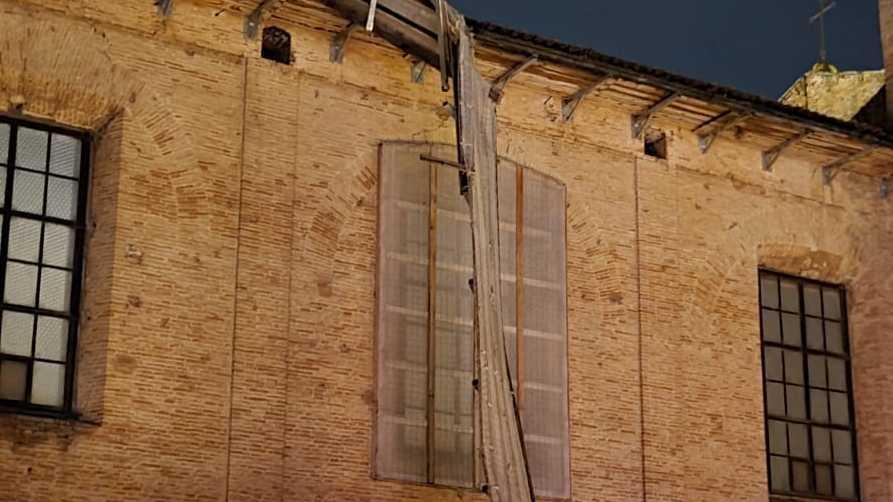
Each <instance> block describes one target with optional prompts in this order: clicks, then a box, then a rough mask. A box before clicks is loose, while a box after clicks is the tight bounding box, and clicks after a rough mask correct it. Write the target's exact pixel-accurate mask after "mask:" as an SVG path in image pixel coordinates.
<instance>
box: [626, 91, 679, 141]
mask: <svg viewBox="0 0 893 502" xmlns="http://www.w3.org/2000/svg"><path fill="white" fill-rule="evenodd" d="M681 97H682V94H679V93H677V92H671V93H670V94H667V95H666V96H664V97H663V98H661V100H660V101H658V102H657V103H654V104H653V105H651V106H649V107H648V108H646V109H645V110H642V111H641V112H639V113H635V114H633V116H632V131H633V138H635V139H639V138H641V137H642V133H643V132H645V129H647V128H648V125H649V124H650V123H651V120H652V119H653V118H654V116H655V115H656V114H657V113H658V112H660V111H661V110H663V109H664V108H666V107H668V106H670V105H671V104H673V102H674V101H676V100H677V99H679V98H681Z"/></svg>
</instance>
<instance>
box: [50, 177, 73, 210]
mask: <svg viewBox="0 0 893 502" xmlns="http://www.w3.org/2000/svg"><path fill="white" fill-rule="evenodd" d="M49 183H50V184H49V186H48V187H47V216H52V217H54V218H62V219H63V220H69V221H71V220H74V219H75V218H77V200H78V194H77V192H78V184H77V182H76V181H71V180H66V179H62V178H54V177H52V176H50V181H49Z"/></svg>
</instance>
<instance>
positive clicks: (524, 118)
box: [0, 0, 893, 502]
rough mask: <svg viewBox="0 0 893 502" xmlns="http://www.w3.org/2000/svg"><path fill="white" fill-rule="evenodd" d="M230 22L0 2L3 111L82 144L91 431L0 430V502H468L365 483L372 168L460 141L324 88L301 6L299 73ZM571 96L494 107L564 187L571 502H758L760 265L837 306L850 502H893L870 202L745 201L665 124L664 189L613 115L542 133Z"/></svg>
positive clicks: (324, 32)
mask: <svg viewBox="0 0 893 502" xmlns="http://www.w3.org/2000/svg"><path fill="white" fill-rule="evenodd" d="M234 5H236V6H242V8H243V13H244V7H245V6H251V5H252V2H220V1H216V2H212V1H204V0H202V1H195V2H191V1H187V0H178V1H175V2H174V15H173V16H172V17H171V18H169V19H167V20H166V21H162V20H160V18H158V17H157V15H156V13H155V9H154V7H153V6H152V2H149V1H147V0H119V1H117V2H80V1H76V2H70V1H64V0H27V1H26V0H21V1H12V0H0V58H2V64H0V110H3V109H7V108H8V103H9V102H10V100H11V99H12V98H14V97H18V98H20V99H24V101H25V103H26V105H25V107H24V113H25V114H26V115H28V116H33V117H37V118H40V119H48V120H52V121H55V122H59V123H62V124H68V125H72V126H78V127H84V128H88V129H91V130H94V131H97V144H98V151H97V154H96V161H95V163H96V165H95V166H94V170H93V171H94V176H93V177H94V179H93V187H92V194H91V212H90V214H91V226H90V239H89V244H88V263H87V290H86V292H85V302H86V307H85V315H84V319H85V320H84V322H83V326H82V345H81V354H80V356H79V360H80V366H79V381H78V402H79V407H80V408H82V409H83V411H84V412H85V418H87V419H89V421H90V422H91V423H86V422H80V423H67V422H66V423H59V422H54V421H47V420H41V419H32V418H25V417H19V416H10V415H4V416H0V500H11V501H12V500H14V501H24V502H36V501H44V500H66V501H90V502H93V501H112V500H115V501H117V500H127V501H155V500H157V501H187V500H188V501H196V500H208V501H212V500H213V501H224V500H228V501H255V500H257V501H260V500H294V501H345V500H348V501H363V502H365V501H368V502H371V501H390V500H415V501H425V502H433V501H447V500H450V501H452V500H483V499H484V498H483V497H482V496H480V495H475V494H473V493H469V492H457V491H455V490H449V489H434V488H427V487H421V486H414V485H408V484H401V483H394V482H385V481H374V480H372V479H371V466H370V458H371V438H372V428H373V425H374V424H373V413H374V404H375V393H374V390H373V389H374V385H373V379H374V372H373V367H374V366H373V364H374V354H373V333H374V322H375V320H374V306H375V302H374V294H375V279H374V277H375V274H374V271H375V266H376V264H375V254H376V247H375V246H376V245H375V240H376V212H377V180H376V178H377V151H378V145H379V143H380V142H381V141H383V140H415V141H431V142H452V141H454V130H453V122H452V119H451V118H450V116H449V114H448V113H447V112H445V110H444V108H443V106H442V104H443V102H444V101H445V100H449V99H451V98H450V96H449V95H444V94H442V93H440V92H439V78H438V76H437V74H436V72H433V71H429V72H428V74H427V77H426V79H425V82H424V83H423V84H421V85H417V84H413V83H411V82H410V78H409V64H408V63H407V61H406V60H405V59H404V58H403V57H402V54H400V53H399V52H398V51H396V50H393V49H391V48H389V47H388V46H387V45H386V44H385V43H384V42H382V41H381V40H380V39H378V38H374V39H373V38H370V37H369V36H368V35H366V34H364V33H356V34H355V37H354V38H355V39H354V42H352V43H351V44H350V45H349V46H348V49H347V53H346V57H345V61H344V64H342V65H334V64H331V63H329V62H328V51H329V41H330V39H331V36H332V32H333V31H335V30H337V29H339V28H340V27H343V26H344V25H345V24H346V23H345V22H344V21H343V20H340V19H338V18H337V17H335V16H334V15H333V14H332V12H331V11H329V10H327V9H326V8H323V7H321V6H320V5H319V4H318V2H316V1H310V0H302V1H294V2H288V5H286V6H284V7H281V8H280V9H279V10H277V11H276V14H275V17H274V20H273V22H275V23H276V24H278V25H280V26H281V27H284V28H286V29H288V30H289V31H290V32H291V34H292V36H293V46H294V51H295V62H294V64H293V65H291V66H283V65H279V64H276V63H273V62H271V61H267V60H263V59H260V58H259V57H258V55H259V52H260V51H259V48H258V45H257V43H255V42H245V41H244V38H243V37H242V34H241V29H242V17H241V15H240V14H239V13H238V12H236V11H235V10H233V7H232V6H234ZM221 9H224V10H222V11H221ZM482 69H483V70H484V71H485V73H487V74H488V75H490V76H491V77H492V76H493V75H494V74H495V73H496V72H498V71H499V70H498V69H497V68H495V67H492V66H490V65H488V64H486V63H482ZM573 90H574V89H573V87H572V86H569V85H567V84H562V83H559V82H552V81H547V80H545V79H543V78H540V77H533V76H523V77H521V78H519V79H518V80H516V81H514V82H513V83H512V84H511V85H510V86H509V88H508V90H507V92H506V96H505V99H504V102H503V104H502V105H501V106H500V109H499V114H500V135H499V149H500V154H501V155H504V156H506V157H509V158H511V159H513V160H515V161H517V162H519V163H521V164H524V165H528V166H532V167H534V168H536V169H538V170H541V171H543V172H546V173H548V174H550V175H552V176H554V177H556V178H558V179H560V180H562V181H563V182H564V183H566V184H567V187H568V204H569V207H568V275H569V278H570V280H569V284H568V298H569V302H568V321H569V336H570V342H569V343H570V357H569V363H570V365H569V366H570V368H569V371H570V374H569V377H570V380H569V388H570V401H571V402H570V409H571V441H572V452H571V468H572V474H573V480H572V484H573V494H574V499H575V500H578V501H594V500H599V501H618V502H620V501H629V500H642V499H643V487H644V491H645V492H646V494H647V500H648V501H651V502H655V501H657V502H662V501H695V500H697V501H727V500H740V501H757V502H764V501H766V500H767V499H768V495H767V487H766V484H767V483H766V472H765V471H766V469H765V465H766V463H765V453H764V440H763V418H762V387H761V386H762V382H761V376H760V371H761V370H760V362H759V361H760V356H759V328H758V310H757V297H756V294H757V285H756V279H757V273H756V271H757V268H758V266H760V265H766V266H771V267H772V268H776V269H779V270H782V271H786V272H789V273H793V274H798V275H805V276H808V277H815V278H821V279H825V280H829V281H835V282H841V283H844V284H846V285H847V286H848V288H849V291H850V295H851V297H850V299H849V303H850V307H851V312H850V321H851V333H852V336H853V339H854V346H853V351H854V360H855V366H856V375H855V385H856V390H855V392H856V399H857V409H858V427H859V434H860V436H859V438H860V456H861V463H862V484H863V491H864V496H865V497H864V499H865V500H866V501H870V502H874V501H886V500H890V499H891V498H893V481H891V480H893V403H891V401H893V392H891V387H893V381H891V376H890V375H893V368H891V362H890V361H891V360H893V339H891V338H890V336H889V333H890V331H891V327H893V326H891V325H893V318H891V316H890V314H889V312H890V311H891V303H893V279H891V278H890V277H889V273H888V271H889V270H890V266H891V261H893V253H891V252H890V251H891V246H890V244H889V242H891V239H890V238H891V234H893V228H891V227H893V218H891V213H893V210H891V208H890V205H889V203H888V202H884V201H881V200H880V199H879V198H878V196H877V192H876V190H877V185H876V183H874V182H870V181H869V180H866V179H865V178H862V177H858V176H849V175H847V174H841V175H840V176H839V177H838V178H837V179H836V181H835V183H834V185H833V187H831V188H824V187H823V186H822V183H821V180H820V172H817V169H816V167H817V165H818V164H817V163H816V160H815V159H809V158H795V157H789V156H785V157H783V158H782V159H781V160H779V162H778V163H777V164H776V168H775V172H774V173H765V172H763V171H762V170H761V169H760V155H759V151H757V150H756V149H754V148H750V147H747V146H744V145H743V144H739V143H736V142H734V141H730V140H727V139H725V138H723V139H720V140H719V141H718V142H717V144H716V145H715V146H714V148H713V149H712V150H711V152H710V154H709V155H706V156H705V155H702V154H700V153H699V152H698V151H697V147H696V140H695V138H694V137H693V135H692V134H691V133H690V132H689V131H688V129H684V128H682V127H680V126H679V125H678V124H676V123H674V122H673V121H672V120H658V121H657V122H656V124H655V126H656V127H659V128H661V129H663V130H664V131H665V132H666V133H667V135H668V138H669V150H670V153H669V159H668V160H667V161H655V160H652V159H650V158H646V157H645V156H643V155H641V153H640V152H641V148H642V147H641V144H640V143H638V142H636V141H635V140H632V139H631V138H630V134H629V111H628V110H626V109H624V108H623V107H622V106H620V105H619V104H618V105H612V104H609V103H608V102H605V101H602V100H590V101H586V102H584V103H583V104H582V105H581V107H580V109H579V110H578V112H577V115H576V117H575V119H574V122H573V123H571V124H562V123H561V122H560V121H558V120H556V117H557V116H558V114H559V113H560V112H559V108H560V102H561V100H560V98H561V96H564V95H567V94H570V93H571V92H572V91H573ZM569 91H570V92H569ZM18 98H17V99H18ZM550 98H551V99H550ZM97 423H99V424H101V425H96V424H97ZM643 446H644V450H643ZM643 451H644V455H643ZM643 465H644V468H643Z"/></svg>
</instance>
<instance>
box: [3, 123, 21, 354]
mask: <svg viewBox="0 0 893 502" xmlns="http://www.w3.org/2000/svg"><path fill="white" fill-rule="evenodd" d="M18 134H19V131H18V126H16V125H15V124H9V146H8V148H7V152H6V159H5V160H6V186H5V187H4V188H5V192H6V193H5V194H4V198H3V225H2V234H0V300H2V299H4V298H5V297H6V259H7V256H8V255H9V226H10V220H11V219H12V217H11V214H10V213H11V212H12V185H13V175H14V174H15V173H14V172H13V167H12V166H13V165H14V164H15V155H16V144H17V143H18ZM2 318H3V312H2V311H0V322H2ZM2 336H3V334H2V333H0V338H2Z"/></svg>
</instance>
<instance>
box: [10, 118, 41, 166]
mask: <svg viewBox="0 0 893 502" xmlns="http://www.w3.org/2000/svg"><path fill="white" fill-rule="evenodd" d="M16 165H17V166H19V167H25V168H28V169H34V170H36V171H46V168H47V133H46V132H45V131H37V130H34V129H29V128H27V127H19V130H18V143H17V145H16Z"/></svg>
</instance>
